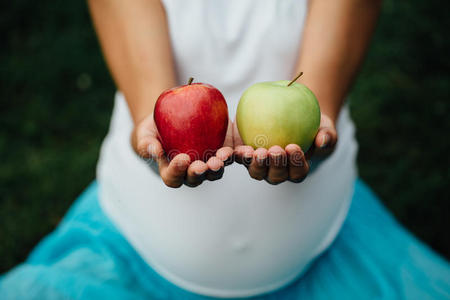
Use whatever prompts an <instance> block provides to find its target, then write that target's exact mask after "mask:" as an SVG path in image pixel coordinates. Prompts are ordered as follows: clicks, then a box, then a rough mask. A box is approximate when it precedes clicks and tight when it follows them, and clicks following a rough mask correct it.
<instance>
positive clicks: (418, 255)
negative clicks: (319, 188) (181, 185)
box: [0, 180, 450, 299]
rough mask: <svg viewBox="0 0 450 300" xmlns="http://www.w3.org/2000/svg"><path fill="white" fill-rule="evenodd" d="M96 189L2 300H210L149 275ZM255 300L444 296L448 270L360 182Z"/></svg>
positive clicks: (2, 289)
mask: <svg viewBox="0 0 450 300" xmlns="http://www.w3.org/2000/svg"><path fill="white" fill-rule="evenodd" d="M97 188H98V187H97V184H96V183H95V182H94V183H92V184H91V185H90V186H89V187H88V188H87V189H86V190H85V191H84V193H83V194H82V195H81V196H80V197H79V198H78V199H77V200H76V201H75V203H74V204H73V206H72V207H71V209H70V210H69V211H68V213H67V214H66V216H65V217H64V219H63V221H62V222H61V224H60V225H59V226H58V228H56V230H55V231H54V232H53V233H51V234H50V235H48V236H47V237H46V238H45V239H44V240H42V242H41V243H40V244H39V245H38V246H37V247H36V248H35V249H34V250H33V251H32V253H31V254H30V256H29V258H28V259H27V260H26V261H25V262H24V263H23V264H21V265H19V266H17V267H16V268H14V269H12V270H11V271H9V272H8V273H6V274H4V275H3V276H1V277H0V299H211V298H210V297H204V296H200V295H196V294H193V293H191V292H188V291H185V290H183V289H181V288H179V287H177V286H175V285H173V284H171V283H170V282H168V281H167V280H165V279H164V278H162V277H161V276H159V275H158V274H157V273H156V272H155V271H154V270H152V269H151V268H150V267H149V266H148V265H147V264H146V263H145V262H144V261H143V260H142V258H141V257H140V256H139V255H138V254H137V253H136V252H135V250H134V249H133V248H132V247H131V246H130V244H129V243H128V242H127V241H126V240H125V238H124V237H123V236H122V235H121V234H120V233H119V232H118V230H117V229H116V228H115V227H114V225H113V224H112V223H111V221H110V220H109V219H108V218H107V217H106V216H105V214H104V213H103V212H102V210H101V208H100V206H99V203H98V196H97ZM443 238H448V237H443ZM253 299H450V266H449V264H448V262H447V261H445V260H444V259H443V258H442V257H440V256H438V255H437V254H436V253H435V252H433V251H432V250H431V249H430V248H429V247H428V246H426V245H425V244H423V243H422V242H421V241H419V240H417V239H416V238H415V237H414V236H412V235H411V233H409V232H408V231H407V230H405V228H403V227H402V226H401V225H400V224H399V223H397V222H396V221H395V220H394V218H393V217H392V216H391V215H390V213H389V212H388V211H387V210H386V208H384V207H383V206H382V205H381V203H380V201H379V200H378V199H377V197H376V196H375V195H374V193H373V192H372V191H371V190H370V189H369V188H368V187H367V186H366V185H365V184H364V183H363V182H362V181H361V180H358V181H357V182H356V187H355V194H354V197H353V203H352V206H351V208H350V212H349V215H348V217H347V220H346V221H345V223H344V225H343V227H342V230H341V232H340V233H339V235H338V237H337V238H336V240H335V241H334V242H333V244H332V245H331V247H330V248H329V249H328V250H327V251H326V252H325V253H324V254H323V255H321V256H320V257H319V258H317V259H316V261H315V262H314V263H313V264H312V266H311V267H310V269H309V270H308V271H307V272H306V273H305V274H303V275H302V276H301V277H300V278H298V279H297V280H295V281H294V282H293V283H291V284H290V285H288V286H286V287H284V288H282V289H280V290H277V291H274V292H272V293H269V294H265V295H261V296H258V297H254V298H253Z"/></svg>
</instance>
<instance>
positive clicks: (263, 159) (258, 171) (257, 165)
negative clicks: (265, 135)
mask: <svg viewBox="0 0 450 300" xmlns="http://www.w3.org/2000/svg"><path fill="white" fill-rule="evenodd" d="M268 165H269V163H268V152H267V149H264V148H258V149H256V150H255V152H253V159H252V162H251V163H250V166H249V167H248V173H249V174H250V177H252V178H254V179H256V180H263V179H264V178H266V177H267V169H268Z"/></svg>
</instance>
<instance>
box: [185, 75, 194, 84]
mask: <svg viewBox="0 0 450 300" xmlns="http://www.w3.org/2000/svg"><path fill="white" fill-rule="evenodd" d="M192 81H194V77H189V80H188V83H187V84H188V85H191V83H192Z"/></svg>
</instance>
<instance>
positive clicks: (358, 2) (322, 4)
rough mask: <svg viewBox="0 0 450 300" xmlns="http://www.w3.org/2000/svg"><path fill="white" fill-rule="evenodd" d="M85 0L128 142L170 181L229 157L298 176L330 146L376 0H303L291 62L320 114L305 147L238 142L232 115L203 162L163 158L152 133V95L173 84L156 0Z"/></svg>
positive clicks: (256, 169)
mask: <svg viewBox="0 0 450 300" xmlns="http://www.w3.org/2000/svg"><path fill="white" fill-rule="evenodd" d="M88 4H89V8H90V12H91V16H92V20H93V23H94V26H95V29H96V31H97V35H98V38H99V41H100V44H101V47H102V50H103V54H104V56H105V59H106V62H107V64H108V67H109V70H110V72H111V74H112V77H113V79H114V81H115V83H116V85H117V87H118V89H119V90H120V91H122V93H123V94H124V95H125V98H126V99H127V103H128V106H129V109H130V112H131V115H132V118H133V122H134V130H133V132H132V134H131V143H132V146H133V149H134V150H135V152H136V153H137V154H138V155H139V156H141V157H143V158H147V159H148V158H153V159H154V160H155V161H157V163H158V166H159V171H160V175H161V178H162V180H163V181H164V183H165V184H166V185H167V186H169V187H174V188H176V187H180V186H181V185H183V184H186V185H188V186H192V187H193V186H198V185H199V184H201V183H202V182H203V181H204V180H211V181H212V180H217V179H219V178H221V177H222V175H223V172H224V166H225V165H226V164H228V163H230V162H231V161H232V159H233V158H234V160H235V161H236V162H238V163H240V164H243V165H245V166H246V167H247V168H248V171H249V174H250V176H251V177H252V178H255V179H257V180H263V179H264V180H266V181H267V182H269V183H271V184H279V183H281V182H284V181H287V180H289V181H292V182H301V181H302V180H303V179H304V178H305V177H306V175H307V174H308V171H309V164H308V162H307V159H310V158H312V157H322V158H325V157H327V156H329V155H330V154H331V153H332V151H333V150H334V147H335V145H336V142H337V132H336V128H335V122H336V118H337V116H338V114H339V111H340V109H341V106H342V104H343V101H344V98H345V95H346V94H347V92H348V90H349V88H350V86H351V84H352V82H353V80H354V77H355V75H356V73H357V71H358V69H359V67H360V64H361V62H362V59H363V57H364V54H365V52H366V49H367V46H368V44H369V40H370V36H371V35H372V32H373V29H374V27H375V23H376V19H377V16H378V13H379V9H380V1H379V0H335V1H325V0H311V1H310V3H309V12H308V18H307V20H306V24H305V25H306V26H305V31H304V34H303V39H302V49H301V52H300V53H299V59H298V66H297V70H298V71H300V70H301V71H303V72H304V73H305V75H304V76H303V77H301V78H300V80H299V82H302V83H303V84H305V85H306V86H308V87H309V88H310V89H311V90H312V91H313V92H314V94H315V95H316V96H317V98H318V101H319V104H320V108H321V111H322V117H321V122H320V127H319V132H318V134H317V136H316V138H315V140H314V143H313V147H312V148H311V149H310V151H308V153H303V151H302V149H301V148H300V147H299V146H298V145H295V144H290V145H287V146H286V147H285V148H284V149H283V148H281V147H280V146H273V147H271V148H270V149H268V150H266V149H262V148H260V149H253V148H252V147H250V146H244V145H243V143H242V140H241V138H240V136H239V133H238V130H237V127H236V124H235V122H231V121H229V124H228V130H227V137H226V139H225V143H224V146H223V148H220V149H219V150H218V151H217V153H216V156H214V157H212V158H210V159H209V160H208V161H207V162H206V163H204V162H202V161H194V162H191V161H190V159H189V156H188V155H186V154H179V155H177V156H176V157H175V158H174V159H173V160H171V161H170V162H169V161H168V159H167V157H166V156H165V154H164V151H163V149H162V146H161V144H160V142H159V140H158V131H157V129H156V126H155V124H154V121H153V108H154V105H155V102H156V99H157V98H158V96H159V94H160V93H161V92H162V91H164V90H166V89H168V88H171V87H174V86H176V85H177V83H176V79H175V78H176V77H175V71H174V70H175V68H174V62H173V57H172V53H171V47H170V38H169V31H168V27H167V18H166V15H165V11H164V8H163V6H162V4H161V3H160V1H158V0H133V5H130V2H129V1H124V0H88ZM155 45H158V47H155ZM296 73H298V72H296ZM306 74H307V75H306Z"/></svg>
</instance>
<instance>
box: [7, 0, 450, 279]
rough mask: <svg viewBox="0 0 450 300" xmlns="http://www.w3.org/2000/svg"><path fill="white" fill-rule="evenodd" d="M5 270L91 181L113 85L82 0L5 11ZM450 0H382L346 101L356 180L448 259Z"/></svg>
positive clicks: (14, 5) (16, 4) (17, 5)
mask: <svg viewBox="0 0 450 300" xmlns="http://www.w3.org/2000/svg"><path fill="white" fill-rule="evenodd" d="M1 6H2V7H1V9H0V32H1V36H2V42H1V47H0V70H1V72H0V158H1V163H0V241H1V243H0V272H3V271H6V270H8V269H9V268H11V267H12V266H14V265H15V264H17V263H19V262H20V261H23V259H24V258H25V257H26V255H27V254H28V253H29V251H30V250H31V248H32V247H33V246H34V245H35V244H36V243H37V242H38V241H39V240H40V239H41V238H42V237H43V236H44V235H45V234H47V233H48V232H50V231H51V230H52V229H53V228H54V227H55V226H56V225H57V224H58V222H59V220H60V219H61V217H62V216H63V215H64V213H65V211H66V210H67V209H68V207H69V206H70V204H71V203H72V201H73V200H74V199H75V198H76V196H77V195H78V194H79V193H80V192H81V191H82V190H83V189H84V188H85V187H86V186H87V185H88V184H89V182H90V181H92V180H93V179H94V177H95V165H96V161H97V157H98V151H99V147H100V143H101V141H102V138H103V137H104V135H105V134H106V131H107V128H108V121H109V117H110V113H111V109H112V99H113V94H114V85H113V83H112V81H111V79H110V77H109V74H108V72H107V70H106V67H105V64H104V62H103V60H102V58H101V54H100V50H99V47H98V44H97V41H96V38H95V34H94V32H93V30H92V27H91V23H90V19H89V15H88V13H87V8H86V4H85V3H84V2H83V1H65V2H55V1H39V2H32V1H31V2H30V1H24V0H18V1H10V2H5V3H3V4H1ZM448 7H449V4H446V2H438V1H437V0H432V1H427V2H423V1H419V0H415V1H394V0H386V1H385V3H384V5H383V13H382V16H381V19H380V24H379V27H378V29H377V32H376V36H375V38H374V41H373V44H372V47H371V49H370V53H369V55H368V57H367V60H366V63H365V65H364V67H363V70H362V73H361V76H360V77H359V79H358V81H357V83H356V85H355V87H354V89H353V91H352V93H351V95H350V104H351V109H352V115H353V118H354V120H355V122H356V124H357V128H358V132H357V136H358V140H359V142H360V154H359V159H358V163H359V169H360V174H361V176H362V177H363V178H364V179H365V180H366V181H367V182H368V183H369V184H370V185H371V186H372V188H373V189H374V190H375V191H376V192H377V193H378V194H379V195H380V196H381V198H382V199H383V201H384V202H385V203H386V204H387V206H388V207H389V208H390V209H391V210H392V211H393V212H394V214H395V215H396V216H397V218H398V219H399V220H400V221H401V222H402V223H403V224H405V225H406V226H407V227H408V228H409V229H410V230H412V231H413V232H414V233H415V234H416V235H417V236H419V237H420V238H421V239H423V240H425V241H426V242H428V243H429V244H430V245H431V246H432V247H433V248H434V249H436V250H437V251H439V252H440V253H441V254H443V255H444V256H446V257H450V240H449V238H448V233H447V228H450V226H449V225H450V224H449V199H450V197H449V194H450V189H449V187H448V183H449V182H450V175H449V166H450V164H449V154H448V153H449V152H450V143H449V132H450V122H449V121H450V119H449V118H448V117H447V113H449V112H450V109H449V96H450V93H449V83H450V81H449V79H450V78H449V70H450V61H449V55H448V53H450V47H449V41H448V39H447V33H446V31H445V29H446V28H450V26H449V25H450V24H449V18H448V17H447V14H446V12H448Z"/></svg>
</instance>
